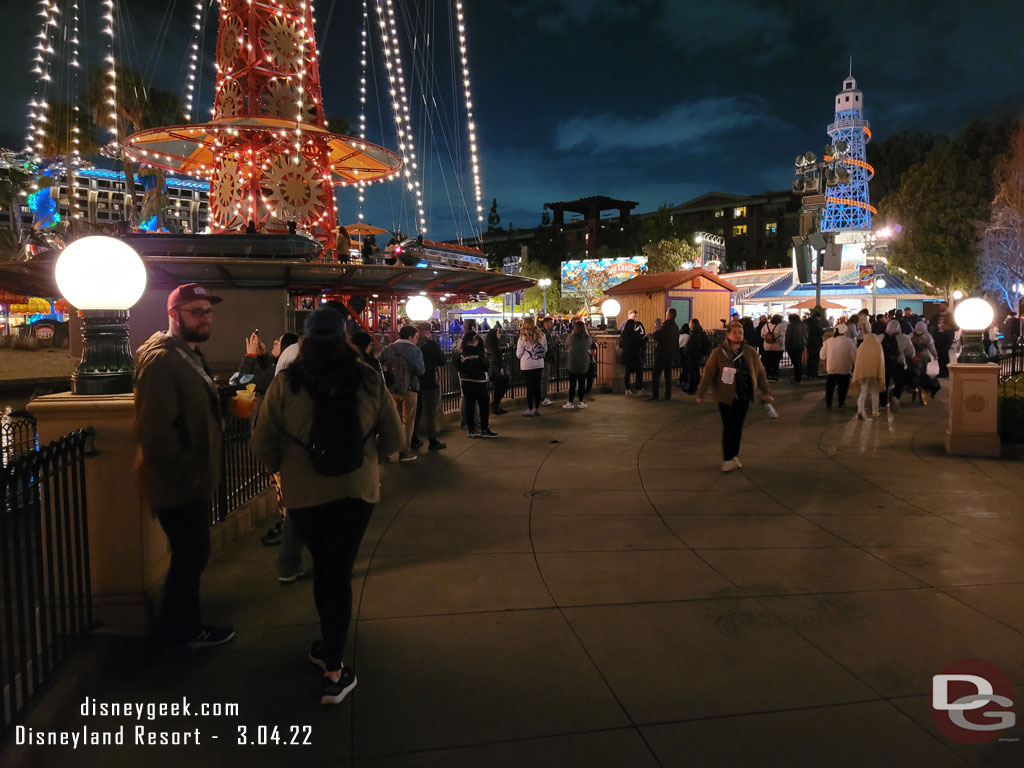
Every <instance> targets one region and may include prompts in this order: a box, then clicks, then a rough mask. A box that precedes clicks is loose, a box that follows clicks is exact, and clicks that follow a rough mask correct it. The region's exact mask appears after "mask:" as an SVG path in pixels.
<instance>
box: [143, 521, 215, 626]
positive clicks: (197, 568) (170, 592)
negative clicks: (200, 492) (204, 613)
mask: <svg viewBox="0 0 1024 768" xmlns="http://www.w3.org/2000/svg"><path fill="white" fill-rule="evenodd" d="M156 516H157V518H159V520H160V526H161V527H162V528H163V529H164V533H166V534H167V542H168V544H170V548H171V567H170V568H169V569H168V570H167V578H166V580H165V581H164V602H163V606H162V607H161V609H160V625H161V627H160V628H161V631H162V632H163V633H164V634H165V635H166V636H167V637H168V638H169V639H170V640H171V641H172V642H184V641H186V640H193V639H195V636H196V635H197V634H198V633H199V630H200V629H202V624H201V622H200V620H199V577H200V576H201V575H202V573H203V569H204V568H205V567H206V561H207V560H208V559H209V557H210V511H209V508H208V506H207V503H206V502H205V501H201V502H196V503H193V504H183V505H182V506H180V507H168V508H165V509H158V510H156Z"/></svg>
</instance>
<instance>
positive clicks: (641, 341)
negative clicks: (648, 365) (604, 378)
mask: <svg viewBox="0 0 1024 768" xmlns="http://www.w3.org/2000/svg"><path fill="white" fill-rule="evenodd" d="M646 345H647V330H646V329H645V328H644V324H643V323H642V322H640V320H639V319H637V312H636V310H635V309H631V310H630V311H629V319H628V320H626V325H625V327H623V329H622V335H621V336H620V337H619V346H620V347H622V364H623V365H624V366H625V368H626V378H625V383H626V394H627V395H630V394H632V395H639V394H640V393H641V392H642V391H643V388H644V347H645V346H646ZM630 375H632V377H633V389H632V390H630V388H629V379H630Z"/></svg>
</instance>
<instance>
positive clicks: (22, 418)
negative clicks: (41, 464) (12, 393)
mask: <svg viewBox="0 0 1024 768" xmlns="http://www.w3.org/2000/svg"><path fill="white" fill-rule="evenodd" d="M38 447H39V439H38V437H37V434H36V420H35V417H34V416H33V415H32V414H31V413H29V412H28V411H25V410H20V411H12V410H10V409H9V408H8V409H7V411H6V412H5V413H4V414H3V415H2V416H0V466H3V467H6V466H7V465H8V464H10V463H11V462H13V461H14V460H15V459H17V458H19V457H21V456H24V455H26V454H28V453H30V452H32V451H34V450H36V449H37V448H38Z"/></svg>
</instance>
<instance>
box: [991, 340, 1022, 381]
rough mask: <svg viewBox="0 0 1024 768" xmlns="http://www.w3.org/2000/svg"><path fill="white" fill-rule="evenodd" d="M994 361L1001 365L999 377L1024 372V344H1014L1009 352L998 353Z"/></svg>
mask: <svg viewBox="0 0 1024 768" xmlns="http://www.w3.org/2000/svg"><path fill="white" fill-rule="evenodd" d="M993 362H995V363H998V365H999V378H1001V379H1005V378H1008V377H1010V376H1017V375H1018V374H1022V373H1024V344H1022V343H1017V344H1014V345H1013V348H1012V349H1010V351H1009V352H1003V353H1002V354H1000V355H996V357H995V358H994V359H993Z"/></svg>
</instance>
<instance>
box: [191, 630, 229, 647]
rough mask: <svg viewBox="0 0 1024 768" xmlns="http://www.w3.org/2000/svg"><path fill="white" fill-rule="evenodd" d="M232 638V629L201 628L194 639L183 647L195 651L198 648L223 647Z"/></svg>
mask: <svg viewBox="0 0 1024 768" xmlns="http://www.w3.org/2000/svg"><path fill="white" fill-rule="evenodd" d="M234 637H235V628H234V627H203V628H202V629H200V630H199V633H198V634H197V635H196V636H195V637H193V638H192V639H191V640H189V641H188V642H186V643H185V647H186V648H188V649H189V650H192V651H197V650H199V649H200V648H209V647H211V646H214V645H223V644H224V643H226V642H228V641H229V640H232V639H233V638H234Z"/></svg>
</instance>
